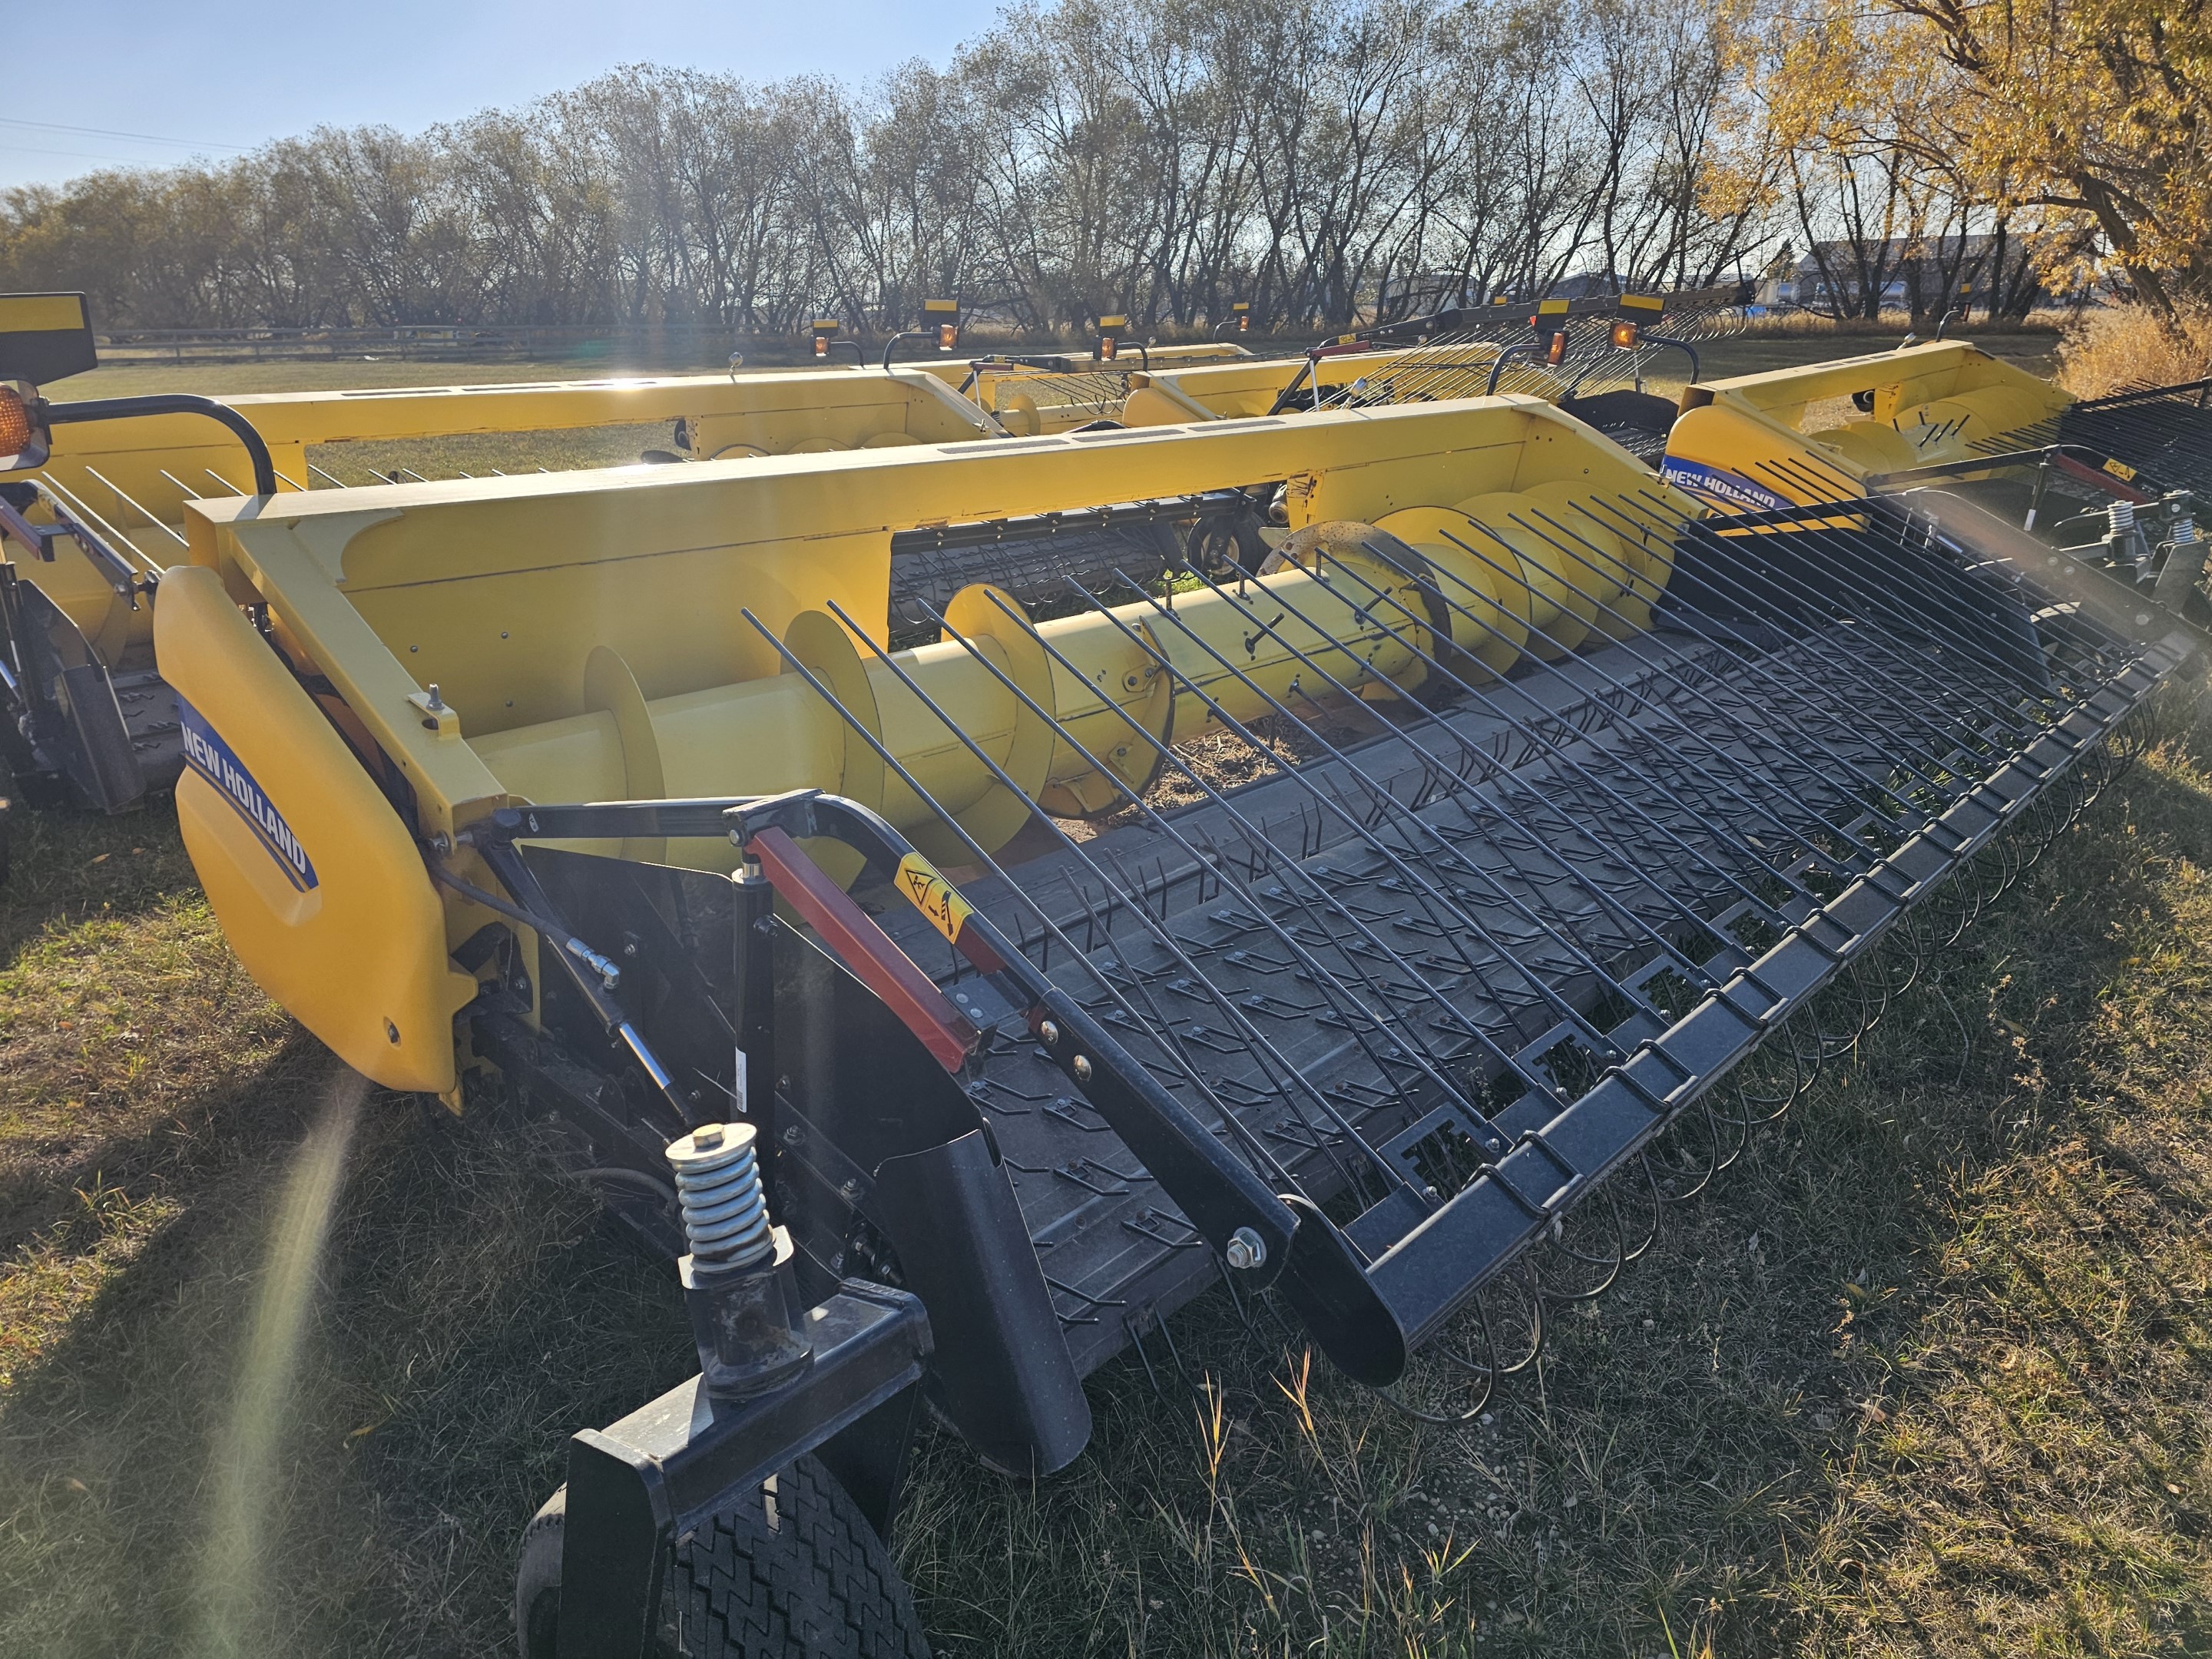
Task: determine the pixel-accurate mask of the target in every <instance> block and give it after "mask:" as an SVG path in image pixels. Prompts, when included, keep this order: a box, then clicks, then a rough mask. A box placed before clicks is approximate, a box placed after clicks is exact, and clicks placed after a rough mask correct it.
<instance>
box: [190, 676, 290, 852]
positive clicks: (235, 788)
mask: <svg viewBox="0 0 2212 1659" xmlns="http://www.w3.org/2000/svg"><path fill="white" fill-rule="evenodd" d="M177 712H178V713H179V714H180V715H182V716H183V718H184V728H185V763H187V764H188V765H190V766H191V769H192V770H193V771H195V772H197V773H198V774H199V775H201V776H202V777H204V778H205V779H206V780H207V781H209V782H210V783H211V784H213V785H214V786H215V787H216V788H217V789H218V790H220V791H222V798H223V799H225V800H227V801H228V802H229V803H230V804H231V805H232V806H233V807H234V808H235V809H236V810H237V812H238V816H239V817H242V818H244V819H245V820H246V823H247V824H249V825H250V826H251V827H252V830H253V833H254V834H255V835H256V836H258V837H259V838H260V842H261V844H262V845H263V846H264V847H265V848H268V849H269V855H270V857H271V858H273V859H275V860H276V867H277V868H278V869H280V870H282V871H283V872H284V876H285V878H286V879H287V880H288V881H289V882H290V883H291V884H292V885H293V886H295V887H296V888H298V889H299V890H301V892H303V893H304V892H306V891H307V890H308V889H309V888H311V887H313V886H314V885H315V866H314V864H313V861H312V860H310V859H309V858H308V857H307V848H304V847H302V846H301V845H300V838H299V836H295V835H294V834H293V833H292V826H291V825H290V824H289V823H285V822H284V815H283V813H282V812H280V811H277V810H276V807H275V806H273V805H270V800H269V797H268V796H267V795H266V794H265V793H263V791H262V788H261V786H260V785H259V784H258V783H257V782H255V781H254V779H253V774H252V773H251V772H249V771H247V770H246V767H245V764H244V763H242V762H241V761H240V759H239V758H238V757H237V756H236V755H234V754H233V753H231V750H230V745H229V744H227V743H225V742H224V741H223V740H222V735H221V734H220V733H219V732H216V729H215V727H213V726H210V725H209V724H208V723H207V717H206V716H205V715H204V714H201V713H200V711H199V710H198V709H197V708H193V707H192V706H191V704H190V703H188V702H185V700H184V699H183V698H182V697H179V698H178V699H177Z"/></svg>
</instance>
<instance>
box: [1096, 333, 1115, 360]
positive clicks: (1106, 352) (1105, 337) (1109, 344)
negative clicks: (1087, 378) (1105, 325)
mask: <svg viewBox="0 0 2212 1659" xmlns="http://www.w3.org/2000/svg"><path fill="white" fill-rule="evenodd" d="M1117 349H1119V348H1118V347H1117V346H1116V345H1115V340H1114V337H1113V336H1112V335H1110V334H1102V335H1100V336H1099V337H1098V361H1099V362H1102V363H1110V362H1113V361H1114V353H1115V351H1116V350H1117Z"/></svg>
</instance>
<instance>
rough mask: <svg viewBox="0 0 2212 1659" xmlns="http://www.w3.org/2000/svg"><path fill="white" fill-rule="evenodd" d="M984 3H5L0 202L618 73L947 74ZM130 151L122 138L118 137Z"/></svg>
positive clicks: (981, 21) (420, 120)
mask: <svg viewBox="0 0 2212 1659" xmlns="http://www.w3.org/2000/svg"><path fill="white" fill-rule="evenodd" d="M996 9H997V8H996V6H995V5H994V4H993V3H991V0H933V3H932V4H929V5H927V6H924V5H917V4H905V5H901V4H896V3H888V0H786V3H781V4H766V5H764V4H759V3H753V0H747V3H740V4H729V3H719V4H718V3H714V0H705V3H702V0H599V3H583V0H528V3H526V0H446V3H442V4H440V3H432V0H380V3H377V4H374V5H362V4H356V3H346V0H337V3H331V0H323V3H317V0H306V3H304V4H303V3H300V0H291V3H287V4H283V5H277V4H270V3H265V0H245V3H237V0H231V3H225V0H216V3H215V4H212V5H203V6H188V5H185V4H181V3H179V0H166V3H163V0H11V3H9V6H8V10H9V18H8V24H7V33H8V45H9V61H10V62H11V64H13V65H14V68H15V73H13V74H11V75H10V76H9V77H8V83H7V90H6V94H5V95H4V97H0V186H4V185H15V184H25V183H29V182H32V181H34V180H41V179H45V180H53V179H66V178H69V177H70V176H71V175H72V174H75V173H87V172H91V171H93V170H94V169H95V168H98V167H112V166H117V165H129V164H132V163H138V164H149V163H165V162H176V161H185V160H188V159H190V158H191V157H192V156H193V155H203V156H206V157H209V158H216V159H219V158H222V157H224V156H228V155H236V154H238V153H239V152H240V151H241V150H245V149H252V147H253V146H254V145H256V144H258V143H264V142H265V141H267V140H269V139H270V138H280V137H287V136H289V135H291V134H294V133H300V132H305V131H307V130H309V129H310V128H312V127H315V126H318V125H325V124H329V125H337V126H355V125H366V124H370V123H384V124H386V125H392V126H395V127H398V128H400V129H402V130H403V131H412V130H414V129H416V128H419V127H423V126H428V125H429V124H430V123H432V122H434V121H442V120H450V119H453V118H456V117H459V116H464V115H467V114H469V113H471V112H473V111H476V110H479V109H483V108H485V107H488V106H508V105H513V104H519V103H523V102H526V101H527V100H530V99H532V98H534V97H537V96H538V94H541V93H547V92H555V91H558V90H559V89H560V88H563V87H569V86H574V85H575V84H576V83H577V82H580V81H586V80H589V79H590V78H591V77H592V76H594V75H597V74H599V72H600V71H601V70H607V69H611V68H612V67H613V66H614V65H616V64H629V63H659V64H681V65H691V66H694V67H697V68H700V69H708V70H726V71H728V72H731V73H734V74H738V75H742V76H745V77H746V78H748V79H750V80H757V81H767V80H774V79H775V78H777V77H779V76H786V75H795V74H829V75H836V76H842V77H843V78H845V79H847V80H865V79H866V78H867V77H868V76H872V75H874V74H877V73H878V72H879V71H881V70H885V69H888V68H889V67H890V65H892V64H896V63H899V62H901V61H902V60H903V59H906V58H928V59H930V60H931V61H933V62H935V63H939V64H941V63H943V62H944V61H945V58H947V57H948V56H949V55H950V54H951V50H952V48H953V47H954V46H956V45H957V44H958V43H959V42H960V41H961V40H965V39H968V38H969V37H971V36H973V35H975V34H978V33H981V31H982V30H983V28H984V27H987V25H988V23H989V22H990V21H991V18H992V16H993V15H994V12H995V11H996ZM126 135H127V136H126Z"/></svg>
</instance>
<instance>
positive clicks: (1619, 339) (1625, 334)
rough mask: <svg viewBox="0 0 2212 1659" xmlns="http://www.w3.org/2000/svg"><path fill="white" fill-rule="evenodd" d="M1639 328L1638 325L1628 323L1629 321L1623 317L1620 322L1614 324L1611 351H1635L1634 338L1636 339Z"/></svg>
mask: <svg viewBox="0 0 2212 1659" xmlns="http://www.w3.org/2000/svg"><path fill="white" fill-rule="evenodd" d="M1639 327H1640V325H1638V324H1636V323H1632V322H1630V321H1629V320H1628V319H1626V318H1625V317H1624V318H1623V319H1621V320H1620V321H1619V322H1617V323H1615V324H1614V325H1613V349H1614V350H1616V351H1633V350H1635V349H1636V337H1637V334H1638V330H1639Z"/></svg>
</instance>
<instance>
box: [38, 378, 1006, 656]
mask: <svg viewBox="0 0 2212 1659" xmlns="http://www.w3.org/2000/svg"><path fill="white" fill-rule="evenodd" d="M225 401H227V402H228V404H230V405H231V406H232V407H234V408H235V409H237V410H239V411H240V413H241V414H243V415H244V416H246V418H247V419H248V420H250V421H252V422H253V425H254V428H255V429H256V430H258V432H259V433H260V434H261V435H262V437H263V438H264V440H265V441H266V442H267V443H268V445H269V450H270V457H271V459H272V460H273V461H274V463H275V466H276V474H277V481H278V493H279V495H289V494H291V493H294V492H295V491H299V490H301V489H302V487H303V486H305V485H306V484H307V483H308V482H309V478H310V475H309V471H308V468H307V451H308V450H309V448H310V447H313V446H316V445H322V444H338V443H351V442H379V441H404V440H415V439H433V438H447V437H457V436H464V435H475V434H515V433H528V432H556V431H575V430H582V429H586V428H594V427H605V426H618V425H630V424H642V423H645V422H659V421H666V422H674V421H676V420H678V419H682V420H683V421H684V422H686V423H687V425H688V427H689V428H690V435H691V440H692V446H693V452H694V453H695V454H696V455H698V456H700V457H702V458H708V457H714V456H716V455H725V456H729V457H746V456H761V455H780V454H785V453H812V452H816V451H821V452H831V451H836V450H846V449H866V448H873V447H903V446H909V445H915V444H929V443H946V442H957V441H964V440H969V439H974V438H980V437H987V436H991V435H995V434H996V433H997V432H998V430H999V428H998V426H997V424H996V423H995V422H993V421H992V420H991V418H990V417H989V416H987V415H985V414H984V413H983V412H982V411H981V410H979V409H977V408H976V407H975V405H974V404H971V403H969V401H968V400H967V399H966V398H962V397H960V396H959V395H958V394H957V392H953V391H952V390H951V388H950V387H948V386H945V384H944V382H943V381H942V380H939V379H938V378H936V377H934V376H933V375H929V374H916V373H913V372H910V371H908V370H906V369H894V370H893V371H892V372H890V374H884V373H883V372H882V371H880V370H868V371H865V372H862V371H855V370H854V369H852V368H840V369H830V370H820V369H816V370H804V371H797V372H793V373H787V374H783V373H767V374H744V375H726V374H724V375H713V374H708V375H684V376H671V377H665V378H658V379H610V380H567V381H547V382H525V383H520V384H516V385H508V386H426V387H402V388H392V389H388V390H386V389H374V390H352V391H329V392H282V393H272V394H266V395H258V396H245V397H238V398H228V399H226V400H225ZM27 476H31V477H40V478H46V479H49V480H51V481H52V482H53V483H56V484H58V485H59V486H61V487H62V488H63V489H66V490H67V491H68V492H69V494H70V495H71V496H73V497H74V498H76V499H77V500H79V501H83V502H84V503H85V504H86V505H87V507H89V508H90V509H91V511H92V512H94V513H97V514H98V515H100V518H101V519H102V520H106V522H107V523H109V524H111V525H112V526H114V528H115V529H116V530H117V531H118V532H121V533H122V534H123V535H125V536H126V537H131V538H134V539H136V540H137V541H139V542H140V543H142V544H144V545H146V546H147V547H148V548H149V550H157V551H158V550H160V549H161V548H162V547H170V546H173V541H172V538H170V537H169V536H168V535H167V534H165V533H163V532H161V530H160V529H159V528H157V527H156V526H159V525H166V526H171V527H173V528H180V527H181V526H182V525H183V522H184V515H185V502H186V501H191V500H197V499H201V498H204V497H215V496H222V495H236V494H241V493H243V492H244V491H245V490H246V488H248V487H249V486H250V484H251V483H252V479H251V477H250V475H249V473H248V471H247V470H246V464H245V456H244V453H243V451H242V450H240V447H239V446H238V443H237V441H235V440H234V439H233V438H231V437H230V436H229V435H228V434H226V433H224V432H223V431H222V429H221V428H219V427H216V426H215V425H214V424H213V423H212V422H209V421H207V420H206V419H204V417H201V416H191V415H159V416H142V417H137V418H133V419H127V420H115V421H101V422H88V423H82V424H72V425H65V426H59V427H57V428H54V447H53V453H52V457H51V458H50V459H48V460H47V462H46V464H45V465H43V466H41V467H40V468H39V469H38V470H37V471H35V472H34V473H32V474H29V475H27ZM141 509H143V511H142V510H141ZM67 546H68V544H66V543H64V549H66V548H67ZM8 550H9V544H8V543H6V542H4V541H0V557H6V556H8ZM36 579H37V580H38V583H39V586H40V591H41V592H44V593H45V594H46V597H47V598H48V599H52V600H53V601H54V603H55V604H56V605H58V606H59V607H60V608H61V609H62V610H63V611H64V612H66V613H67V614H68V615H69V617H70V619H71V620H72V621H73V622H75V623H76V625H77V627H78V629H79V630H80V631H81V632H82V633H83V635H85V637H86V639H87V640H88V641H89V642H91V644H92V645H93V647H94V650H95V651H97V652H99V653H100V655H101V657H102V658H103V659H105V660H106V661H109V662H111V663H112V662H114V661H116V660H118V658H119V656H120V654H121V653H122V652H123V650H124V649H125V648H126V647H128V646H129V645H131V644H132V643H137V642H143V641H144V640H145V639H147V638H148V637H149V635H150V629H151V626H152V623H151V617H150V615H149V612H148V611H147V610H146V609H145V608H144V607H143V606H139V605H133V604H132V603H131V601H130V600H129V599H127V598H125V597H123V596H120V595H118V594H117V593H116V592H114V590H113V589H112V586H110V585H109V582H108V580H107V579H106V576H104V575H103V574H101V573H100V571H99V570H98V569H96V568H94V567H93V566H92V565H91V564H90V563H89V562H87V561H85V560H83V559H81V558H76V557H74V556H66V555H65V556H61V557H58V558H56V559H55V560H54V561H53V562H52V563H47V564H40V565H39V566H38V567H37V568H36Z"/></svg>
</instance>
